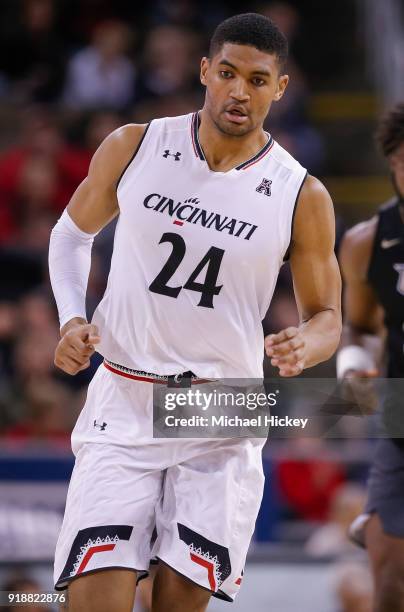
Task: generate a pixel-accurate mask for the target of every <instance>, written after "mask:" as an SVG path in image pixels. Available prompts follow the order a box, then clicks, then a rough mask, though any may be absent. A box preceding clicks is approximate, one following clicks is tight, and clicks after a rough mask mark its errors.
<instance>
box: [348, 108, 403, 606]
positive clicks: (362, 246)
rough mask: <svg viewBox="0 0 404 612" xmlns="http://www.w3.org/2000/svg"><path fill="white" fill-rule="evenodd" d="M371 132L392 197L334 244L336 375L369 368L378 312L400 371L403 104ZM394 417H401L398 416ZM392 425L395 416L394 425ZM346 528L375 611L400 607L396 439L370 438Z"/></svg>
mask: <svg viewBox="0 0 404 612" xmlns="http://www.w3.org/2000/svg"><path fill="white" fill-rule="evenodd" d="M377 138H378V142H379V145H380V148H381V150H382V152H383V154H384V155H385V157H386V158H387V160H388V163H389V166H390V171H391V175H392V179H393V185H394V187H395V191H396V196H395V197H394V198H393V199H392V200H391V201H389V202H387V203H386V204H384V205H383V206H381V208H380V209H379V211H378V214H377V216H375V217H373V218H371V219H370V220H369V221H365V222H363V223H360V224H359V225H356V226H355V227H353V228H352V229H351V230H349V231H348V232H347V233H346V235H345V237H344V240H343V243H342V245H341V251H340V262H341V268H342V273H343V278H344V281H345V283H346V285H345V287H346V289H345V315H346V335H347V338H346V344H347V345H346V346H345V347H344V348H343V349H342V350H341V351H339V353H338V359H337V368H338V375H339V376H340V377H343V376H359V377H372V376H375V375H377V371H378V364H377V357H376V355H375V354H374V352H373V354H372V351H370V350H369V349H366V348H365V347H364V343H365V341H366V338H367V335H368V334H372V335H374V336H377V335H378V334H379V332H380V328H381V325H382V323H383V316H384V325H385V328H386V331H387V338H386V349H387V354H388V366H387V376H388V377H391V378H403V376H404V350H403V349H404V104H399V105H398V106H396V107H395V108H393V109H392V110H391V111H390V112H389V113H388V114H387V115H386V116H385V117H384V119H383V120H382V121H381V123H380V127H379V130H378V134H377ZM376 346H377V345H376ZM393 399H394V398H393ZM401 399H402V398H401ZM395 403H397V400H396V399H395ZM389 411H390V412H392V411H393V413H394V412H395V407H393V405H392V404H391V405H390V406H385V419H384V420H385V422H388V421H391V418H390V417H391V415H389V414H388V412H389ZM392 416H393V417H394V414H393V415H392ZM399 419H401V420H402V417H401V416H400V415H399ZM397 425H399V422H397V421H396V424H395V426H394V427H395V428H396V427H397ZM395 431H397V429H395ZM390 432H391V429H390ZM390 435H391V433H390ZM351 535H352V537H353V539H355V540H356V541H357V542H358V543H362V544H365V545H366V547H367V550H368V553H369V557H370V561H371V564H372V568H373V574H374V583H375V611H376V612H404V440H403V439H402V438H398V437H397V438H382V439H379V440H378V441H377V447H376V451H375V456H374V461H373V465H372V466H371V470H370V475H369V485H368V501H367V507H366V513H365V514H364V515H361V516H360V517H358V519H357V520H356V521H355V522H354V524H353V525H352V528H351Z"/></svg>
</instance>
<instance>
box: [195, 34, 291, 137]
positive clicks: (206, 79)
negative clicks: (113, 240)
mask: <svg viewBox="0 0 404 612" xmlns="http://www.w3.org/2000/svg"><path fill="white" fill-rule="evenodd" d="M279 71H280V68H279V64H278V60H277V57H276V56H275V55H271V54H269V53H264V52H263V51H258V49H256V48H255V47H250V46H249V45H235V44H232V43H225V44H224V45H223V47H222V48H221V49H220V51H218V53H216V55H214V56H213V57H212V58H211V59H209V58H206V57H204V58H203V59H202V64H201V82H202V84H203V85H205V86H206V101H205V108H206V109H207V111H208V112H209V115H210V117H211V119H212V120H213V122H214V123H215V125H216V127H217V128H218V129H219V130H220V131H221V132H223V133H224V134H228V135H231V136H244V135H245V134H248V133H249V132H251V131H252V130H254V129H255V128H257V127H258V126H262V124H263V122H264V120H265V117H266V116H267V114H268V111H269V109H270V107H271V104H272V102H274V101H278V100H280V99H281V97H282V95H283V92H284V91H285V88H286V85H287V84H288V80H289V77H288V76H287V75H280V74H279Z"/></svg>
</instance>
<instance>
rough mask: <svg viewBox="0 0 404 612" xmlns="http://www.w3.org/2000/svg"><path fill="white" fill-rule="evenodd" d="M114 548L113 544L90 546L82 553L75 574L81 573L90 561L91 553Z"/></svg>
mask: <svg viewBox="0 0 404 612" xmlns="http://www.w3.org/2000/svg"><path fill="white" fill-rule="evenodd" d="M114 548H115V544H102V545H100V546H92V547H91V548H89V549H88V551H87V552H86V554H85V555H84V557H83V560H82V562H81V563H80V567H79V569H78V570H77V572H76V574H81V572H84V570H85V568H86V566H87V564H88V562H89V561H90V559H91V557H92V556H93V555H95V554H96V553H100V552H106V551H107V550H114Z"/></svg>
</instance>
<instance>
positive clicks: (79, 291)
mask: <svg viewBox="0 0 404 612" xmlns="http://www.w3.org/2000/svg"><path fill="white" fill-rule="evenodd" d="M97 233H98V232H97ZM97 233H95V234H87V233H86V232H83V231H82V230H81V229H80V228H79V227H77V225H76V224H75V222H74V221H73V219H72V218H71V217H70V215H69V214H68V212H67V210H66V209H65V210H64V211H63V214H62V216H61V217H60V219H59V221H58V222H57V223H56V225H55V227H54V228H53V230H52V232H51V237H50V242H49V276H50V281H51V284H52V289H53V294H54V296H55V300H56V304H57V307H58V312H59V321H60V327H63V325H64V324H65V323H67V322H68V321H70V319H73V317H82V318H83V319H87V315H86V292H87V284H88V277H89V274H90V268H91V249H92V246H93V242H94V237H95V236H96V235H97Z"/></svg>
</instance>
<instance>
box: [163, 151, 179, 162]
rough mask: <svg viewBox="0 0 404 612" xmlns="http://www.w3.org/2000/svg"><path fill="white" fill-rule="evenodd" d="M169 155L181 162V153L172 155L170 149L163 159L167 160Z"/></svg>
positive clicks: (165, 152)
mask: <svg viewBox="0 0 404 612" xmlns="http://www.w3.org/2000/svg"><path fill="white" fill-rule="evenodd" d="M169 155H171V156H172V157H174V159H175V161H180V157H181V153H180V152H179V151H177V153H170V149H166V150H165V151H164V153H163V157H165V158H167V157H168V156H169Z"/></svg>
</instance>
